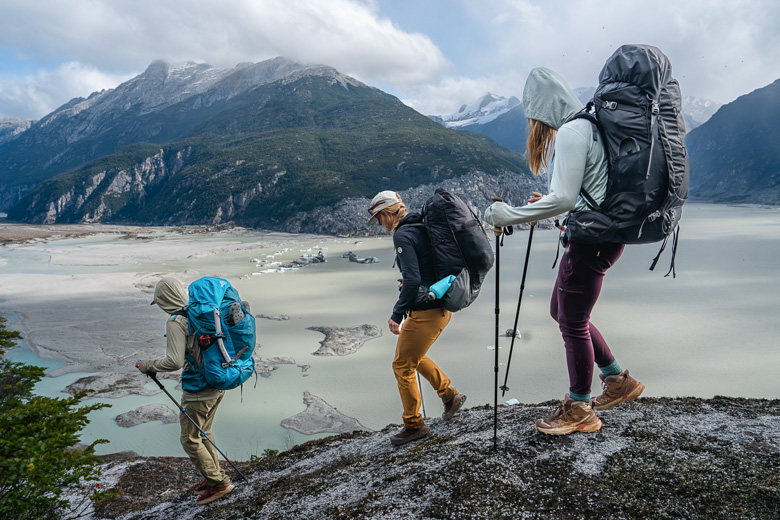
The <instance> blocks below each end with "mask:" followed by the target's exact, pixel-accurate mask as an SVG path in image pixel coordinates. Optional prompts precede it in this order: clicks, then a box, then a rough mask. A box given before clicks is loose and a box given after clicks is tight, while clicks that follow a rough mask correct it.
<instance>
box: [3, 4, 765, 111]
mask: <svg viewBox="0 0 780 520" xmlns="http://www.w3.org/2000/svg"><path fill="white" fill-rule="evenodd" d="M623 43H649V44H652V45H656V46H658V47H660V48H661V49H662V50H663V51H664V52H665V53H666V54H667V55H668V56H669V57H670V59H671V61H672V65H673V72H674V75H675V76H676V77H677V78H678V80H679V81H680V83H681V86H682V89H683V94H684V95H694V96H700V97H705V98H709V99H713V100H715V101H718V102H721V103H726V102H729V101H732V100H734V99H735V98H737V97H738V96H740V95H742V94H746V93H748V92H750V91H752V90H755V89H756V88H760V87H762V86H765V85H767V84H769V83H771V82H772V81H774V80H775V79H778V78H779V77H780V52H779V51H778V49H780V2H778V1H777V0H738V1H735V0H655V1H652V2H651V1H649V0H642V1H640V0H555V1H553V0H547V1H545V0H218V1H217V0H164V1H161V0H0V117H27V118H35V119H37V118H40V117H41V116H43V115H45V114H47V113H49V112H51V111H52V110H54V109H55V108H57V107H58V106H60V105H61V104H63V103H65V102H67V101H68V100H69V99H71V98H73V97H77V96H84V97H86V96H88V95H89V94H90V93H91V92H94V91H97V90H101V89H104V88H113V87H115V86H117V85H118V84H120V83H121V82H123V81H125V80H127V79H129V78H131V77H133V76H135V75H137V74H139V73H141V72H143V70H144V69H145V68H146V67H147V66H148V65H149V63H151V62H152V61H153V60H156V59H164V60H166V61H169V62H172V63H177V62H184V61H195V62H207V63H210V64H212V65H214V66H217V67H232V66H234V65H235V64H236V63H239V62H244V61H253V62H257V61H262V60H265V59H268V58H273V57H275V56H286V57H288V58H291V59H294V60H297V61H300V62H304V63H323V64H327V65H331V66H333V67H336V68H337V69H339V70H340V71H341V72H343V73H346V74H349V75H351V76H354V77H356V78H358V79H360V80H361V81H363V82H365V83H367V84H369V85H373V86H376V87H379V88H381V89H383V90H386V91H388V92H390V93H392V94H394V95H396V96H398V97H399V98H401V99H402V100H403V101H404V102H406V103H407V104H409V105H411V106H412V107H414V108H415V109H417V110H419V111H420V112H422V113H424V114H447V113H451V112H454V111H455V110H457V108H458V107H459V106H460V105H461V104H462V103H464V102H472V101H474V100H476V99H477V98H478V97H480V96H481V95H483V94H484V93H486V92H488V91H489V92H492V93H494V94H498V95H502V96H507V97H508V96H511V95H515V96H518V97H521V95H522V88H523V84H524V81H525V77H526V75H527V74H528V71H529V70H530V69H531V68H533V67H535V66H539V65H544V66H547V67H550V68H552V69H555V70H557V71H559V72H560V73H562V74H563V75H564V76H565V77H566V78H568V80H569V82H570V83H571V85H572V86H574V87H585V86H595V85H596V83H597V81H598V73H599V71H600V69H601V66H602V65H603V63H604V60H605V59H606V58H607V57H608V56H609V55H610V54H611V53H612V51H614V49H615V48H616V47H618V46H619V45H621V44H623Z"/></svg>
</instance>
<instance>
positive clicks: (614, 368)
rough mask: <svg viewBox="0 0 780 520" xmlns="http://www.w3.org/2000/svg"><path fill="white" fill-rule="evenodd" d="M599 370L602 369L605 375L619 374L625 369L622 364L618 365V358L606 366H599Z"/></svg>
mask: <svg viewBox="0 0 780 520" xmlns="http://www.w3.org/2000/svg"><path fill="white" fill-rule="evenodd" d="M599 370H601V373H602V374H603V375H604V377H607V376H617V375H619V374H620V373H621V372H622V371H623V370H621V369H620V365H618V362H617V360H615V361H613V362H612V363H610V364H609V365H607V366H605V367H599ZM572 399H573V398H572Z"/></svg>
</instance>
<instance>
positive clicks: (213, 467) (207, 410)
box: [179, 393, 230, 487]
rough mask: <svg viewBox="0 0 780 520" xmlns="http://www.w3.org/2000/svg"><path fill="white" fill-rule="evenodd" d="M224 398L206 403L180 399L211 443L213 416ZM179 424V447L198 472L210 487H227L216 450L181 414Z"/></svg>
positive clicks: (227, 482) (227, 479)
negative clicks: (180, 446)
mask: <svg viewBox="0 0 780 520" xmlns="http://www.w3.org/2000/svg"><path fill="white" fill-rule="evenodd" d="M224 396H225V394H224V393H222V394H221V395H220V396H219V397H217V398H215V399H209V400H208V401H187V400H186V398H184V397H183V398H182V402H181V405H182V407H183V408H184V409H185V410H187V414H189V416H190V417H192V419H193V420H194V421H195V422H196V423H198V426H200V427H201V428H202V429H203V431H204V432H206V434H207V435H208V436H209V438H210V439H211V440H212V441H214V435H212V433H211V425H212V424H213V423H214V415H215V414H216V413H217V407H219V403H220V402H222V398H223V397H224ZM179 423H180V424H181V445H182V447H183V448H184V451H185V452H186V453H187V455H189V457H190V460H191V461H192V462H193V464H195V467H196V468H198V471H200V473H201V474H202V475H203V477H204V478H205V479H206V480H207V481H208V482H209V484H210V485H212V486H215V487H223V486H227V485H229V484H230V477H228V476H227V475H226V474H225V472H224V470H223V469H222V467H221V466H220V465H219V453H218V452H217V450H216V448H214V446H213V445H212V444H211V443H210V442H209V441H207V440H205V439H204V438H203V437H202V436H201V434H200V431H198V429H197V428H196V427H195V425H194V424H192V423H191V422H190V420H189V419H187V417H186V416H185V415H184V414H183V413H180V414H179Z"/></svg>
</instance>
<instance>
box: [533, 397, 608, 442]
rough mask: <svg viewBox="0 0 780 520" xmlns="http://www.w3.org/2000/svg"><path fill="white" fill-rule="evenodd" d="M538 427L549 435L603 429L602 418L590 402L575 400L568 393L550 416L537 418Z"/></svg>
mask: <svg viewBox="0 0 780 520" xmlns="http://www.w3.org/2000/svg"><path fill="white" fill-rule="evenodd" d="M536 429H537V430H539V431H540V432H542V433H545V434H547V435H568V434H570V433H574V432H583V433H591V432H595V431H598V430H600V429H601V420H600V419H599V418H598V416H597V415H596V412H594V411H593V409H592V408H591V407H590V405H589V404H588V403H586V402H584V401H575V400H574V399H572V398H571V397H569V394H566V397H564V398H563V403H561V405H560V406H559V407H558V409H557V410H555V412H554V413H553V414H552V415H551V416H550V417H544V418H542V419H537V420H536Z"/></svg>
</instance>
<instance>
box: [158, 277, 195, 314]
mask: <svg viewBox="0 0 780 520" xmlns="http://www.w3.org/2000/svg"><path fill="white" fill-rule="evenodd" d="M188 299H189V297H188V296H187V290H186V289H185V288H184V285H182V283H181V282H180V281H179V280H177V279H176V278H171V277H168V276H166V277H165V278H162V279H161V280H160V281H159V282H157V286H156V287H155V288H154V300H152V305H154V304H155V303H156V304H157V305H159V306H160V308H161V309H162V310H164V311H165V312H167V313H168V314H172V313H174V312H176V311H178V310H179V309H181V308H182V307H184V306H186V305H187V301H188Z"/></svg>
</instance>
